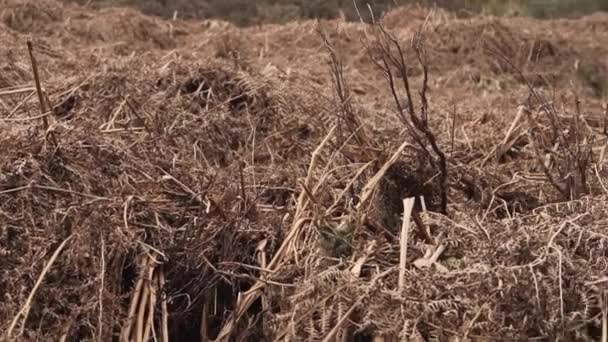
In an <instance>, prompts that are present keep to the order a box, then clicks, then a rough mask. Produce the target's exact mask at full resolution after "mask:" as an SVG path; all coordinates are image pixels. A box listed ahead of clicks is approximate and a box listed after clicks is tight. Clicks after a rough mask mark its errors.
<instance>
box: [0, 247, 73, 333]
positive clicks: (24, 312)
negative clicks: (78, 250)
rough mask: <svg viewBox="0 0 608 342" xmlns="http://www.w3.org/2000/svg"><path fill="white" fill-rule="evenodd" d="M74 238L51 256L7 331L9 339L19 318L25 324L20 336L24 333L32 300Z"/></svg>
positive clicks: (22, 324)
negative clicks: (21, 318)
mask: <svg viewBox="0 0 608 342" xmlns="http://www.w3.org/2000/svg"><path fill="white" fill-rule="evenodd" d="M72 236H73V235H70V236H68V237H67V238H66V239H65V240H63V242H62V243H61V244H60V245H59V247H57V249H56V250H55V252H54V253H53V255H52V256H51V258H50V259H49V261H48V262H47V263H46V266H44V269H42V273H40V276H38V280H36V284H34V288H33V289H32V291H31V292H30V295H29V296H28V297H27V300H26V301H25V304H24V305H23V307H21V310H19V312H18V313H17V315H16V316H15V317H14V318H13V321H12V322H11V325H10V326H9V328H8V330H7V333H6V335H7V337H8V338H9V339H10V338H11V336H12V334H13V330H14V329H15V326H17V321H18V320H19V318H20V317H21V316H23V322H22V323H21V333H20V334H19V335H21V334H22V333H23V329H24V328H25V321H27V316H28V315H29V312H30V309H31V307H32V300H33V299H34V296H35V295H36V291H38V288H39V287H40V285H41V284H42V281H43V280H44V277H45V276H46V274H47V273H48V272H49V270H50V269H51V266H53V264H54V263H55V260H57V257H58V256H59V254H60V253H61V251H63V249H64V248H65V246H66V245H67V243H68V242H69V241H70V240H71V239H72Z"/></svg>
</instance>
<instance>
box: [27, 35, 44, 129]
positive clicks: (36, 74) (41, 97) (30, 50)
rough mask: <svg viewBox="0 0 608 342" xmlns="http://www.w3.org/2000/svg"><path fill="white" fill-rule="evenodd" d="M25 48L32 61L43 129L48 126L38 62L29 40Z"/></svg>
mask: <svg viewBox="0 0 608 342" xmlns="http://www.w3.org/2000/svg"><path fill="white" fill-rule="evenodd" d="M27 49H28V51H29V53H30V60H31V63H32V71H33V72H34V81H35V82H36V91H37V92H38V101H39V102H40V115H43V116H42V122H43V124H44V129H45V130H46V129H48V128H49V122H48V120H47V118H46V115H44V113H45V112H46V110H45V102H44V94H43V93H42V87H41V86H40V75H39V74H38V63H37V62H36V58H34V48H33V46H32V42H31V41H29V40H28V41H27Z"/></svg>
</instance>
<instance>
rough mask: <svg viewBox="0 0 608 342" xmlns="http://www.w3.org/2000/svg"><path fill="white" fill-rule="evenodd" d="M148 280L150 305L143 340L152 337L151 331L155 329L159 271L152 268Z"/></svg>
mask: <svg viewBox="0 0 608 342" xmlns="http://www.w3.org/2000/svg"><path fill="white" fill-rule="evenodd" d="M148 280H149V285H148V287H149V288H150V300H149V306H148V320H147V321H146V327H145V328H144V338H143V341H148V339H149V338H150V331H152V330H153V329H154V311H155V308H156V299H157V297H156V296H157V295H158V290H157V288H156V286H157V284H158V273H156V272H154V268H150V275H149V278H148Z"/></svg>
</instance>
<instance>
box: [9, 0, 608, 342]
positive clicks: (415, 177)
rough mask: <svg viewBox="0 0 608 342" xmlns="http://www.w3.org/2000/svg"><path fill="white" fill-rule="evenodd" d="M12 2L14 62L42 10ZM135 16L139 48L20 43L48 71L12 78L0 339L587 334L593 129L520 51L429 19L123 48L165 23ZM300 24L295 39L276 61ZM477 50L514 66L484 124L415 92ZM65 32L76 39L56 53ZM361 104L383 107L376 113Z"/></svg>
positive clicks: (597, 215) (600, 215)
mask: <svg viewBox="0 0 608 342" xmlns="http://www.w3.org/2000/svg"><path fill="white" fill-rule="evenodd" d="M5 2H6V3H12V2H10V1H5ZM51 5H52V6H55V5H56V4H54V3H50V5H49V6H51ZM11 6H13V7H7V8H10V10H11V11H13V12H10V13H17V14H18V15H12V14H10V13H9V12H5V13H4V14H3V17H2V18H3V20H4V24H0V25H6V26H7V27H9V26H10V27H13V26H14V27H13V28H11V29H10V30H12V31H10V32H9V34H5V33H2V34H0V39H2V40H3V41H4V40H6V41H7V42H10V43H11V44H19V42H20V41H22V40H23V41H25V39H26V37H25V35H24V34H23V33H21V32H20V30H19V29H18V27H19V26H15V25H16V24H15V23H16V21H15V20H24V19H23V18H26V16H25V14H23V13H25V12H27V11H25V10H24V8H26V7H27V6H34V4H33V3H32V4H29V5H27V6H25V7H18V6H14V5H11ZM40 6H44V4H41V5H40ZM56 6H59V5H56ZM24 11H25V12H24ZM79 11H81V10H79V9H78V8H70V9H69V10H68V11H67V12H64V11H60V12H59V14H58V15H61V16H62V17H60V18H59V19H53V20H51V21H50V22H49V23H47V24H48V25H55V24H53V23H61V24H60V26H58V27H63V28H64V29H65V28H66V27H70V25H72V24H70V22H72V21H71V16H72V15H73V14H74V13H80V14H79V16H80V17H79V18H80V19H79V20H82V22H83V23H84V22H95V23H96V22H100V24H99V25H92V26H90V27H91V28H93V29H95V30H97V29H100V30H102V31H103V30H105V29H104V28H103V25H104V24H103V23H105V20H104V18H105V17H106V15H107V12H104V11H101V12H95V13H94V14H88V16H87V15H86V14H83V13H84V12H82V13H81V12H79ZM107 11H112V10H107ZM6 13H9V15H7V14H6ZM19 13H22V14H19ZM28 13H29V12H28ZM49 13H54V12H52V11H51V12H49ZM126 13H130V12H126ZM83 15H84V16H83ZM93 17H95V20H92V18H93ZM7 18H13V19H10V20H9V19H7ZM14 18H17V19H14ZM19 18H21V19H19ZM45 18H46V17H45ZM87 18H88V19H87ZM34 19H35V18H34ZM140 19H142V20H143V21H142V23H144V25H143V26H145V30H143V31H142V32H143V33H142V34H141V35H139V34H137V33H134V35H133V36H130V35H127V36H126V37H127V41H129V42H130V41H131V40H133V42H135V43H134V47H133V49H132V50H129V49H128V44H127V45H123V47H122V48H121V50H120V51H117V50H115V49H113V48H110V49H106V48H104V47H101V48H100V47H99V45H98V44H99V43H100V42H102V43H105V40H106V39H109V40H112V39H114V38H113V37H114V36H112V34H114V33H108V34H110V35H109V36H104V35H103V34H102V35H90V36H89V35H82V32H84V31H81V29H82V28H79V29H78V30H76V31H70V30H63V31H61V32H59V31H54V32H53V33H50V34H49V35H47V36H45V37H42V38H41V39H40V40H34V44H33V47H34V49H33V50H32V51H31V52H32V55H33V56H34V57H35V60H36V61H37V63H34V60H33V59H31V56H30V51H28V49H27V46H25V47H16V48H15V49H14V50H15V51H16V55H15V56H14V58H13V59H11V60H10V61H8V62H6V63H3V64H1V67H2V69H1V70H2V71H3V74H2V75H0V87H1V88H0V100H1V102H0V104H1V105H2V107H0V108H2V112H1V113H2V114H1V117H0V129H2V131H3V132H4V133H5V134H3V135H2V137H0V144H1V145H2V146H3V153H2V154H1V155H0V256H1V258H0V289H3V291H2V294H3V301H2V303H3V304H2V305H0V327H1V328H2V329H1V330H2V331H3V335H2V338H6V339H7V340H34V339H41V340H100V341H105V340H116V339H119V338H120V339H121V340H143V341H148V340H152V339H157V340H162V341H190V340H196V341H199V340H207V339H213V340H217V341H261V340H281V341H293V340H297V341H299V340H310V341H337V340H359V341H369V340H373V339H375V340H384V341H393V340H406V339H412V340H433V339H434V340H440V341H444V340H471V339H472V340H477V339H490V340H502V339H509V340H513V339H517V340H527V339H545V340H559V339H561V340H590V339H599V338H600V336H601V332H602V329H603V328H606V326H607V324H608V323H606V314H607V309H606V303H605V300H604V299H605V290H604V284H605V282H606V279H605V278H604V277H603V273H602V272H603V271H604V268H605V267H604V265H605V263H606V262H607V260H606V256H605V255H604V254H605V253H604V252H603V248H604V246H605V245H606V243H608V241H607V236H608V235H607V234H606V230H607V229H608V219H607V217H608V216H607V215H606V214H607V213H606V208H605V205H604V203H605V201H606V199H607V198H606V196H607V194H608V189H607V188H606V182H607V178H608V169H607V168H608V166H607V165H606V161H605V146H606V141H607V137H608V134H607V133H606V115H608V114H606V111H605V109H604V108H601V105H600V104H599V103H598V102H597V101H596V99H593V98H590V97H584V95H581V97H578V96H577V95H576V94H577V93H578V90H580V88H576V87H575V86H577V84H574V83H573V86H572V87H573V88H568V89H563V91H562V92H563V93H564V94H566V95H567V96H566V95H564V94H561V93H560V94H559V95H564V96H554V97H548V95H547V94H549V93H550V92H548V91H547V90H549V89H550V88H549V87H547V86H546V85H545V84H544V83H536V82H533V81H532V80H531V79H530V77H529V76H530V75H529V74H527V73H525V72H523V71H522V70H523V68H522V64H521V63H524V64H525V63H526V61H528V59H526V58H524V57H522V56H524V55H525V54H523V53H520V52H518V51H520V50H519V49H518V48H517V49H515V48H514V46H520V45H522V46H523V45H526V44H528V43H530V42H532V41H533V40H527V38H526V37H524V36H523V34H520V33H516V34H511V33H509V32H512V31H510V30H512V28H506V26H504V25H503V24H502V23H500V22H495V21H491V20H488V19H485V18H478V19H470V21H471V23H472V24H471V25H472V26H466V25H465V24H463V23H464V22H461V24H462V25H463V26H462V27H461V26H458V25H457V23H456V24H454V23H449V22H446V23H440V20H443V19H441V17H439V19H437V18H436V17H433V16H423V15H420V18H418V19H417V21H416V25H417V26H412V27H411V28H410V29H408V32H409V34H406V32H405V30H399V29H396V28H394V26H391V30H390V31H388V30H387V29H386V28H385V27H384V26H382V24H379V23H378V24H376V25H364V24H344V25H342V24H339V25H337V30H336V31H333V30H332V29H333V28H332V27H331V26H328V25H326V26H318V25H313V24H312V23H311V22H307V23H303V24H291V25H287V26H285V27H282V28H281V27H278V26H272V27H269V28H268V29H269V30H271V32H282V35H278V36H276V37H274V38H273V37H266V38H263V39H262V38H260V37H261V36H263V32H262V31H263V29H261V28H258V29H252V30H251V31H247V30H243V31H239V32H241V33H249V34H250V35H251V36H250V37H251V39H247V38H248V37H249V36H245V38H240V40H239V39H236V38H235V42H225V44H222V41H221V39H220V40H218V37H215V36H214V37H209V36H206V35H205V33H204V32H202V31H199V32H197V33H196V35H193V36H192V37H191V38H192V39H193V40H194V41H191V42H188V44H187V45H186V46H185V47H183V48H179V46H178V45H173V44H174V43H175V42H176V40H172V42H173V43H171V44H168V45H164V44H161V43H158V42H157V43H153V44H150V45H145V46H147V47H148V48H149V49H150V50H149V51H145V52H144V51H142V50H141V49H140V48H141V47H142V45H138V43H137V41H139V40H142V41H148V42H149V41H150V37H149V36H148V35H147V33H150V32H152V33H150V34H151V35H152V36H154V37H157V36H158V35H161V36H162V35H163V34H164V33H162V34H161V33H154V27H164V25H165V24H168V22H164V21H160V20H157V19H149V18H145V17H143V16H141V17H137V16H136V17H135V20H134V22H136V23H137V22H138V20H140ZM11 20H12V21H11ZM36 20H39V19H36ZM45 20H46V19H45ZM437 20H439V21H437ZM476 20H477V21H476ZM112 23H113V24H112ZM115 23H116V22H111V25H109V26H112V27H113V29H116V30H118V31H116V32H118V33H116V35H117V36H122V33H120V32H119V31H120V30H121V29H122V28H121V27H122V26H120V25H115ZM136 23H135V24H136ZM145 23H158V25H159V26H154V25H153V24H150V25H147V24H145ZM336 23H339V22H336ZM131 24H133V23H131ZM176 25H177V26H179V25H183V27H186V26H189V25H191V23H188V24H183V23H182V24H180V23H179V22H177V23H176ZM298 25H300V26H298ZM412 25H414V24H412ZM450 25H455V27H457V28H458V29H453V30H452V31H450V30H451V29H450ZM42 26H43V27H44V25H42ZM189 27H194V26H189ZM467 28H468V29H470V30H467ZM124 29H125V30H129V29H128V28H124ZM207 29H208V30H210V31H212V33H209V34H210V35H215V34H217V32H218V31H217V30H216V28H213V27H207V28H205V30H207ZM228 29H229V30H228V31H230V32H228V34H227V35H226V36H225V37H228V38H234V37H236V35H235V34H234V33H235V32H233V31H234V30H235V28H233V27H230V28H228ZM36 30H38V29H36ZM281 30H282V31H281ZM299 30H300V31H301V30H305V31H306V32H308V33H309V36H306V37H302V38H298V39H296V41H295V42H291V43H289V42H288V38H289V36H290V35H292V36H294V35H295V36H297V35H298V32H300V31H299ZM488 30H489V31H488ZM144 31H145V32H144ZM220 31H221V30H220ZM393 31H394V32H395V34H393V33H392V32H393ZM460 31H464V32H465V33H464V34H463V36H459V35H458V32H460ZM37 32H44V29H41V31H37ZM74 32H76V33H74ZM79 32H80V33H79ZM103 32H111V31H103ZM112 32H114V31H112ZM146 32H147V33H146ZM170 32H174V31H170ZM450 32H451V33H450ZM484 32H486V33H487V32H490V33H487V34H490V35H492V36H493V37H494V38H496V37H499V38H500V37H502V38H500V39H503V38H504V39H503V40H501V41H502V42H503V43H504V44H502V45H501V46H502V47H503V48H504V47H505V44H506V46H507V47H508V49H507V51H505V50H500V51H494V52H496V53H494V54H487V55H485V57H484V58H486V59H485V61H486V62H487V63H486V64H484V63H481V62H479V61H477V62H479V63H476V62H475V61H469V62H466V61H465V63H469V64H470V65H471V67H473V66H476V65H479V68H480V70H482V71H483V72H484V73H485V72H486V71H491V70H493V69H491V68H492V66H504V67H505V68H504V69H496V72H507V71H506V70H507V69H508V72H509V73H510V74H512V75H514V76H515V77H518V79H519V82H514V83H512V84H507V85H506V86H505V87H507V88H506V89H501V90H500V95H501V96H507V94H506V93H509V92H511V93H515V94H519V93H521V92H522V91H523V93H524V94H525V96H524V97H523V98H522V99H519V100H521V105H520V106H519V107H516V106H513V108H511V109H513V113H514V115H513V116H512V117H506V118H502V119H501V120H500V121H499V122H498V123H495V124H487V125H485V124H484V123H483V122H484V121H488V119H487V117H486V115H485V114H484V115H482V114H481V113H473V114H470V115H469V116H464V115H459V113H457V112H456V110H455V109H454V108H453V107H451V106H447V107H446V106H442V105H439V103H441V102H440V101H437V102H434V100H435V99H436V97H438V96H439V95H441V94H443V93H442V92H437V93H435V94H433V90H432V89H431V88H430V86H429V84H431V83H432V82H433V81H432V78H433V77H434V76H435V74H436V73H438V75H441V76H445V73H447V72H449V70H455V68H459V67H461V64H458V63H452V64H451V67H450V64H449V63H447V61H446V62H445V63H444V64H441V63H443V62H441V63H439V62H440V61H441V60H442V58H443V57H441V56H442V54H446V53H448V52H449V51H448V50H450V49H449V48H446V44H447V42H448V41H444V40H441V39H447V37H452V38H453V39H450V40H449V42H458V41H459V39H461V40H462V42H463V44H464V41H465V40H466V38H467V37H470V36H476V37H477V36H483V35H484ZM72 34H74V37H80V38H79V39H82V40H78V39H77V40H76V41H77V42H80V43H82V44H84V46H82V47H80V48H77V49H74V50H69V51H66V50H65V49H63V48H64V47H66V46H72V47H75V46H78V45H77V44H76V43H74V42H73V41H72V42H70V41H69V40H68V39H65V38H66V37H69V36H70V35H72ZM450 34H452V35H453V36H450ZM313 35H314V37H315V38H313ZM345 36H348V37H350V38H349V39H350V41H348V42H345V41H344V40H343V38H344V37H345ZM505 37H507V38H505ZM170 39H178V38H175V37H173V38H170ZM183 39H184V41H187V40H186V39H185V38H183ZM273 39H274V40H273ZM152 40H153V41H155V39H152ZM41 42H42V43H41ZM85 42H87V43H86V44H85ZM207 42H213V43H214V44H211V45H209V46H207ZM53 43H55V44H53ZM469 43H471V42H469ZM87 44H90V45H87ZM273 44H276V45H273ZM289 44H296V45H299V46H300V48H301V49H302V50H301V51H299V53H293V54H291V55H288V56H285V59H286V60H288V61H289V63H298V62H299V61H302V60H305V59H306V58H308V59H315V60H316V62H317V63H316V65H315V68H316V69H314V70H312V69H311V70H308V69H307V68H306V67H305V66H303V65H300V67H301V68H300V69H301V70H297V68H295V67H294V68H293V69H288V70H284V68H282V67H281V65H280V64H279V63H274V64H273V63H270V62H268V60H271V61H276V60H277V59H278V58H280V57H281V56H280V54H281V53H282V50H281V49H285V48H287V47H289V46H290V45H289ZM471 44H472V43H471ZM499 45H500V44H499ZM532 45H533V44H532ZM275 46H276V47H277V49H274V47H275ZM173 47H175V49H174V50H171V51H167V50H165V49H167V48H173ZM205 47H207V50H211V51H204V52H203V51H202V50H204V48H205ZM260 47H261V50H257V49H258V48H260ZM446 49H447V50H446ZM509 49H510V50H509ZM3 50H5V49H2V48H0V51H1V52H2V53H3V54H7V55H8V54H9V52H8V51H3ZM6 50H8V48H7V49H6ZM276 50H278V51H276ZM490 50H491V49H490ZM136 51H139V52H137V53H136ZM257 51H260V52H259V54H257V53H256V52H257ZM446 51H448V52H446ZM459 51H460V50H459ZM459 51H456V52H455V53H460V52H459ZM485 51H488V50H485ZM509 51H512V52H513V51H515V52H514V53H509ZM543 51H544V50H543ZM561 51H562V50H559V51H558V55H559V53H561ZM117 52H120V53H117ZM307 53H308V54H307ZM463 53H465V54H466V53H470V54H476V53H479V51H477V50H476V49H471V50H470V51H469V52H466V51H465V52H463ZM266 55H268V57H265V56H266ZM541 55H542V56H541ZM438 56H439V57H438ZM491 56H493V57H492V58H491ZM539 56H541V57H539V58H540V59H538V60H533V61H540V63H541V64H542V63H544V62H545V61H546V59H545V58H553V57H547V55H543V54H542V53H541V54H539ZM561 56H563V57H564V58H566V57H568V56H570V55H569V54H568V53H566V54H563V55H561ZM38 57H39V58H38ZM292 57H293V58H292ZM320 58H322V60H323V63H320ZM457 59H458V60H459V61H461V58H460V57H458V58H457ZM325 62H327V63H325ZM436 62H438V63H439V66H434V65H433V63H436ZM0 63H2V62H0ZM289 63H288V64H289ZM556 63H557V61H556ZM564 63H565V62H564ZM353 64H356V66H361V68H360V69H358V70H357V71H356V72H352V70H351V69H349V68H352V65H353ZM68 66H69V70H65V69H64V68H66V67H68ZM507 67H508V68H507ZM34 70H36V71H39V72H38V73H37V74H38V77H35V74H36V73H34V72H33V71H34ZM321 74H323V75H325V77H321ZM355 77H356V78H357V79H358V80H360V79H367V83H366V84H354V83H355V82H353V79H354V78H355ZM563 77H564V78H566V79H567V78H568V77H573V76H572V74H567V75H564V76H563ZM36 80H37V81H40V82H41V86H40V87H38V86H36V84H37V83H38V82H36ZM377 80H380V82H381V83H378V82H377ZM364 86H365V87H370V88H371V87H374V90H375V92H376V93H377V94H378V93H380V94H381V95H377V94H376V96H378V100H377V102H378V103H379V104H381V105H384V104H388V105H389V107H386V108H383V110H382V111H373V110H370V108H371V106H370V105H369V103H368V102H369V101H370V95H369V94H368V93H366V92H365V91H361V88H363V87H364ZM446 86H449V84H447V83H446ZM509 87H510V88H509ZM458 91H459V92H460V93H462V91H463V90H462V89H460V88H459V89H458ZM570 91H574V94H575V95H572V94H571V93H570ZM444 93H445V92H444ZM460 93H459V94H460ZM431 94H432V96H431ZM509 96H511V97H510V98H512V97H517V96H519V95H516V96H512V95H509ZM471 97H474V95H471ZM380 98H381V99H380ZM374 100H375V99H374ZM486 109H487V108H484V110H486ZM446 113H447V115H446ZM382 115H385V116H384V117H382ZM381 121H383V122H384V124H383V125H376V124H375V123H377V122H381ZM387 123H388V124H387ZM482 125H483V127H481V126H482ZM465 126H466V127H470V126H477V127H479V131H478V132H479V133H478V134H476V135H475V136H473V135H472V136H470V137H468V136H466V133H465V129H464V127H465ZM467 129H468V128H467ZM459 130H462V132H463V134H459V133H458V132H459ZM462 135H464V136H465V137H464V138H462V139H460V137H461V136H462Z"/></svg>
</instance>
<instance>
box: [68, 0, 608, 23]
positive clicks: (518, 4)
mask: <svg viewBox="0 0 608 342" xmlns="http://www.w3.org/2000/svg"><path fill="white" fill-rule="evenodd" d="M65 1H71V2H77V3H80V4H87V3H88V4H89V6H92V7H105V6H116V5H119V6H132V7H135V8H138V9H139V10H141V11H142V12H144V13H145V14H150V15H157V16H162V17H172V16H173V15H174V13H176V12H177V15H178V16H179V17H181V18H219V19H225V20H229V21H231V22H234V23H236V24H240V25H252V24H259V23H269V22H270V23H285V22H288V21H291V20H294V19H298V18H305V19H310V18H326V19H327V18H334V17H337V16H339V15H340V13H344V15H345V17H346V18H347V19H348V20H358V17H359V16H358V14H357V11H356V9H355V6H354V1H353V0H261V1H249V0H194V1H189V0H175V1H168V0H92V1H91V0H65ZM356 3H357V5H358V7H359V8H360V10H361V12H362V15H366V14H367V12H368V11H367V5H366V4H367V3H370V6H371V7H372V8H373V10H374V12H375V13H376V14H380V13H382V12H384V11H386V10H388V9H391V8H394V7H395V6H396V5H406V4H412V3H420V4H423V5H426V6H428V5H437V6H439V7H442V8H445V9H448V10H451V11H455V12H459V13H461V14H466V13H471V12H473V13H479V12H485V13H488V14H494V15H501V16H502V15H512V14H523V15H529V16H533V17H537V18H548V17H564V16H577V15H581V14H588V13H591V12H595V11H600V10H604V11H605V10H607V9H608V0H531V1H521V0H438V1H432V0H376V1H362V0H356Z"/></svg>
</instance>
